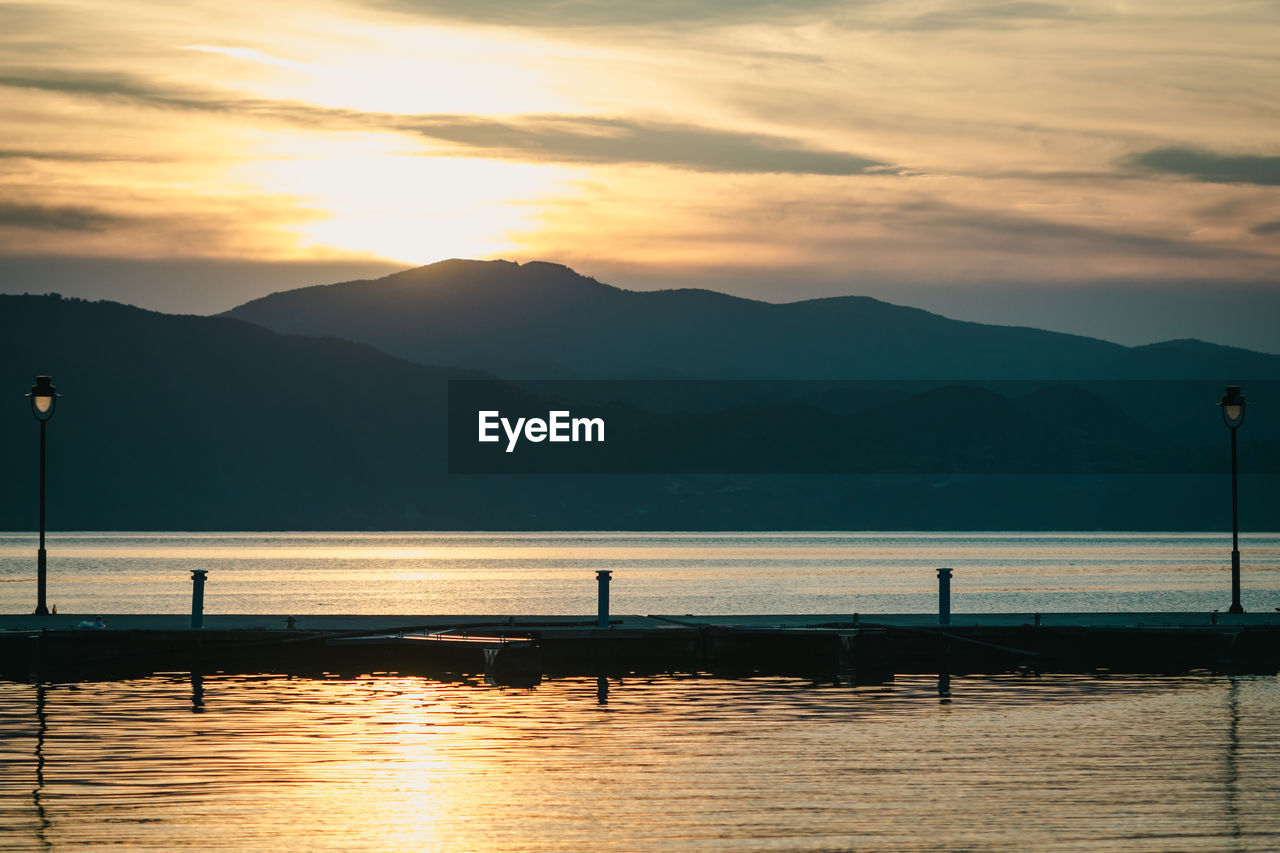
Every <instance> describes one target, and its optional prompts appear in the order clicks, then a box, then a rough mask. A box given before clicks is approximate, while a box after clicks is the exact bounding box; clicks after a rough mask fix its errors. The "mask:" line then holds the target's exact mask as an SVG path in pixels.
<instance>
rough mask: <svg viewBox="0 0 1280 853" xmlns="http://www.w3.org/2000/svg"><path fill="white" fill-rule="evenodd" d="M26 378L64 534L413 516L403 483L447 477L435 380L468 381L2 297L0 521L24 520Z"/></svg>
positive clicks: (227, 333) (260, 333)
mask: <svg viewBox="0 0 1280 853" xmlns="http://www.w3.org/2000/svg"><path fill="white" fill-rule="evenodd" d="M37 373H43V374H48V375H50V376H52V377H53V380H54V384H55V385H56V386H57V387H58V389H59V391H60V392H61V393H62V394H63V395H64V397H63V399H61V400H60V401H59V402H58V405H57V409H56V410H55V414H54V418H53V420H51V421H50V422H49V425H48V431H49V448H50V449H49V478H50V484H51V485H50V490H49V500H50V514H49V519H50V524H51V525H54V526H55V527H56V528H61V529H67V527H68V526H70V527H72V528H77V527H90V528H95V529H101V528H107V529H153V528H156V529H174V528H177V529H187V528H190V529H218V528H224V529H259V528H268V529H291V528H294V527H298V528H309V527H312V526H315V525H316V524H320V525H321V526H329V527H332V526H335V525H337V526H349V527H357V528H359V527H367V526H375V527H377V526H384V525H390V526H397V525H399V524H403V523H404V522H405V521H406V519H408V520H410V521H411V522H412V523H416V524H424V523H425V522H426V519H425V517H422V518H413V517H412V516H413V514H414V513H415V512H417V511H418V510H417V509H415V508H414V507H413V506H412V505H411V503H412V500H413V499H415V498H416V497H417V493H416V492H415V491H414V489H413V487H414V485H415V481H420V480H421V478H423V477H426V476H428V475H436V476H438V475H439V474H440V473H441V472H442V470H443V463H442V462H441V461H440V460H441V458H442V457H441V453H440V446H441V442H442V441H443V438H442V435H443V433H442V430H441V426H440V418H439V412H440V411H441V409H442V407H443V405H444V382H445V380H447V379H449V378H454V377H473V376H477V375H479V374H475V373H468V372H464V371H457V370H449V369H439V368H434V369H433V368H427V367H422V366H420V365H416V364H411V363H409V362H407V361H402V360H400V359H396V358H392V357H390V356H387V355H384V354H383V353H381V352H379V351H377V350H375V349H373V348H372V347H368V346H365V345H361V344H353V343H349V342H347V341H340V340H336V339H333V338H325V339H317V338H307V337H293V336H286V335H278V334H276V333H274V332H270V331H267V330H266V329H263V328H260V327H258V326H254V325H251V324H249V323H245V322H242V321H239V320H231V319H222V318H210V317H192V316H172V315H167V314H158V313H154V312H151V311H143V310H141V309H138V308H134V307H132V306H128V305H120V304H116V303H110V302H84V301H80V300H74V299H58V298H55V297H46V296H0V383H2V384H0V387H3V388H6V389H8V390H9V403H8V404H6V405H5V406H4V408H3V412H0V453H3V467H4V470H5V471H6V472H8V475H7V477H6V487H5V489H4V491H3V493H2V494H0V527H4V528H6V529H32V528H34V526H35V521H36V519H35V509H36V493H37V492H36V474H37V467H36V451H37V446H38V442H37V435H38V430H37V425H36V422H35V420H34V419H33V418H32V416H31V413H30V410H29V409H28V408H27V404H26V401H25V400H23V399H22V398H21V393H23V392H25V391H26V390H27V389H28V388H30V386H31V384H32V380H33V377H34V376H35V375H36V374H37ZM425 494H430V492H429V491H426V492H425ZM442 499H443V498H442ZM428 510H429V507H426V506H423V507H421V511H423V512H426V511H428ZM406 514H407V515H406Z"/></svg>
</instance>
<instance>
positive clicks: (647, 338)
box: [225, 260, 1280, 380]
mask: <svg viewBox="0 0 1280 853" xmlns="http://www.w3.org/2000/svg"><path fill="white" fill-rule="evenodd" d="M1153 310H1158V306H1154V305H1153ZM225 316H228V317H234V318H238V319H241V320H248V321H249V322H252V323H256V324H258V325H260V326H264V327H266V328H268V329H272V330H274V331H277V332H286V333H292V334H307V335H334V336H337V337H341V338H346V339H348V340H352V341H359V342H361V343H367V344H371V345H373V346H376V347H378V348H379V349H381V350H383V351H384V352H387V353H389V354H392V355H396V356H399V357H401V358H405V359H408V360H410V361H415V362H418V363H420V364H443V365H457V366H464V367H469V368H475V369H479V370H484V371H487V372H490V373H493V374H496V375H498V376H503V377H509V378H521V379H533V378H544V379H575V378H593V379H594V378H609V379H626V378H674V377H685V378H701V379H732V378H746V379H774V378H787V379H1214V380H1219V379H1231V378H1241V377H1243V378H1250V379H1262V378H1280V356H1275V355H1267V354H1263V353H1255V352H1250V351H1248V350H1241V349H1234V348H1230V347H1221V346H1215V345H1212V344H1206V343H1203V342H1200V341H1169V342H1166V343H1161V344H1156V345H1152V346H1147V347H1132V348H1131V347H1124V346H1121V345H1119V344H1113V343H1109V342H1106V341H1100V340H1096V339H1094V338H1087V337H1081V336H1078V335H1066V334H1060V333H1057V332H1047V331H1043V330H1039V329H1030V328H1022V327H1014V326H990V325H983V324H980V323H968V322H961V321H957V320H950V319H947V318H945V317H941V316H939V315H937V314H931V313H929V312H927V311H922V310H919V309H916V308H904V307H901V306H897V305H891V304H888V303H886V302H881V301H878V300H875V299H871V298H868V297H861V296H844V297H835V298H829V299H811V300H806V301H803V302H791V303H786V304H773V303H767V302H759V301H755V300H750V299H742V298H739V297H736V296H729V295H726V294H723V293H715V292H712V291H708V290H662V291H652V292H636V291H628V290H621V289H619V288H616V287H611V286H609V285H607V284H602V283H600V282H598V281H596V280H595V279H591V278H587V277H585V276H581V275H579V274H577V273H575V272H574V271H573V270H571V269H569V268H568V267H564V266H560V265H557V264H549V263H540V262H531V263H526V264H515V263H511V262H507V261H468V260H451V261H442V262H440V263H437V264H432V265H430V266H425V267H420V268H418V269H412V270H407V271H405V272H400V273H396V274H394V275H390V276H387V277H385V278H380V279H376V280H372V281H353V282H346V283H342V284H331V285H323V286H318V287H307V288H302V289H300V290H291V291H287V292H284V293H276V294H272V295H270V296H266V297H263V298H262V299H256V300H254V301H252V302H248V303H245V304H244V305H241V306H239V307H237V308H234V309H232V310H231V311H229V312H227V313H226V315H225Z"/></svg>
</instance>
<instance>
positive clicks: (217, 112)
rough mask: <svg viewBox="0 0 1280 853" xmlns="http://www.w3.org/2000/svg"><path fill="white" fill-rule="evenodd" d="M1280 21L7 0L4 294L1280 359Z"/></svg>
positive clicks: (1156, 12) (919, 4) (3, 20)
mask: <svg viewBox="0 0 1280 853" xmlns="http://www.w3.org/2000/svg"><path fill="white" fill-rule="evenodd" d="M1277 92H1280V5H1278V4H1275V3H1273V2H1231V0H1216V2H1208V0H1205V1H1204V2H1183V0H1135V2H1092V1H1091V0H1085V2H1071V3H1053V2H1016V0H1006V2H985V0H972V2H930V0H890V2H874V0H867V2H821V1H820V0H796V2H773V1H772V0H732V2H729V0H701V2H675V0H655V2H647V3H646V2H636V3H617V2H608V0H600V2H595V0H555V2H551V1H550V0H546V2H544V0H469V2H461V0H368V2H357V1H356V0H307V2H305V3H304V2H299V0H277V2H272V3H262V2H255V3H247V2H243V0H217V2H213V0H208V2H205V0H199V2H192V0H166V1H165V2H138V0H113V2H112V3H110V4H103V3H100V2H88V0H69V1H66V0H49V2H19V3H8V2H0V124H2V126H3V127H4V129H5V131H4V133H3V135H0V292H9V293H13V292H18V293H21V292H46V291H57V292H61V293H63V294H64V295H71V296H83V297H86V298H94V299H98V298H108V299H115V300H118V301H123V302H131V303H134V304H138V305H141V306H143V307H147V308H153V309H156V310H164V311H171V312H185V313H213V312H217V311H222V310H226V309H228V308H231V307H233V306H234V305H237V304H239V303H241V302H243V301H246V300H248V299H251V298H254V297H257V296H261V295H264V294H266V293H269V292H273V291H277V290H283V289H289V288H293V287H299V286H304V285H308V284H322V283H328V282H332V281H342V280H349V279H353V278H362V277H372V276H378V275H384V274H387V273H389V272H392V271H395V270H398V269H404V268H407V267H411V266H417V265H421V264H427V263H432V262H435V261H439V260H443V259H447V258H454V257H462V258H504V259H509V260H516V261H528V260H546V261H553V262H557V263H563V264H567V265H569V266H571V267H573V268H574V269H576V270H578V271H579V272H582V273H584V274H586V275H590V276H594V277H596V278H598V279H600V280H601V281H604V282H607V283H609V284H613V285H616V286H619V287H626V288H631V289H656V288H663V287H686V286H696V287H710V288H713V289H716V290H721V291H725V292H730V293H736V294H739V295H743V296H749V297H753V298H759V299H766V300H770V301H778V302H783V301H792V300H796V299H806V298H813V297H820V296H834V295H845V294H859V295H870V296H875V297H877V298H881V299H885V300H887V301H890V302H895V303H898V304H904V305H915V306H919V307H924V308H927V309H930V310H936V311H939V312H940V313H944V314H947V315H948V316H953V317H957V318H960V319H968V320H977V321H982V322H995V323H1016V324H1026V325H1036V326H1040V327H1043V328H1053V329H1056V330H1059V331H1070V332H1076V333H1080V334H1089V335H1094V336H1098V337H1104V338H1107V339H1110V340H1117V341H1120V342H1122V343H1126V344H1141V343H1148V342H1151V341H1156V340H1163V339H1168V338H1178V337H1198V338H1202V339H1205V340H1211V341H1214V342H1217V343H1224V344H1235V345H1240V346H1246V347H1251V348H1254V349H1261V350H1265V351H1270V352H1280V333H1277V332H1276V329H1277V328H1280V96H1277Z"/></svg>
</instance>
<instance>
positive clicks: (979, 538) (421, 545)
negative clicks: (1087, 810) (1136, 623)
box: [0, 533, 1280, 615]
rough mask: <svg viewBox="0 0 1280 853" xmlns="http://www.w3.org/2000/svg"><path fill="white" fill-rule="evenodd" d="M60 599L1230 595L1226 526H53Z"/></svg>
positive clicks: (13, 586)
mask: <svg viewBox="0 0 1280 853" xmlns="http://www.w3.org/2000/svg"><path fill="white" fill-rule="evenodd" d="M47 547H48V551H49V568H48V572H49V591H48V603H49V604H50V605H57V607H58V609H59V610H60V611H61V612H63V613H95V612H104V613H184V612H187V611H188V610H189V608H190V600H191V575H190V571H191V570H192V569H207V570H208V571H209V576H208V577H209V581H208V584H207V586H206V589H205V611H206V612H207V613H286V612H287V613H294V614H303V613H370V614H378V613H397V614H410V613H413V614H463V613H487V614H499V613H512V614H529V615H548V614H589V613H594V612H595V594H596V584H595V570H596V569H611V570H613V581H612V584H611V586H612V590H611V597H612V599H613V605H612V606H613V610H614V612H615V613H632V614H646V613H659V614H684V613H694V614H726V613H845V612H847V613H855V612H856V613H911V612H928V611H930V610H931V609H933V608H936V606H937V605H936V602H937V573H936V569H937V568H938V567H940V566H949V567H952V568H954V569H955V577H954V580H953V582H952V595H953V604H952V608H953V610H955V611H956V612H965V611H968V612H999V611H1012V612H1035V611H1042V612H1069V611H1134V610H1163V611H1171V610H1184V611H1208V610H1212V609H1215V608H1217V609H1221V610H1225V609H1226V606H1227V605H1228V604H1229V603H1230V550H1231V536H1230V534H1229V533H1228V534H1226V535H1223V534H1221V533H715V534H702V533H661V534H654V533H418V534H406V533H215V534H208V533H200V534H185V533H105V534H104V533H84V534H81V533H71V534H67V533H57V534H51V535H50V536H49V537H48V542H47ZM1240 547H1241V552H1242V564H1243V569H1242V576H1243V588H1244V594H1243V601H1244V605H1245V608H1246V609H1248V610H1260V609H1265V610H1271V609H1272V608H1274V607H1280V534H1275V533H1266V534H1261V533H1251V534H1246V535H1243V536H1242V537H1241V545H1240ZM35 550H36V541H35V537H33V536H31V535H30V534H16V533H0V613H23V612H29V611H30V610H31V609H32V608H33V607H34V602H35Z"/></svg>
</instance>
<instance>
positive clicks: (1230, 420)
mask: <svg viewBox="0 0 1280 853" xmlns="http://www.w3.org/2000/svg"><path fill="white" fill-rule="evenodd" d="M1218 405H1219V406H1221V407H1222V422H1223V423H1225V424H1226V425H1227V429H1229V430H1231V606H1230V607H1229V608H1227V612H1228V613H1243V612H1244V608H1243V607H1241V606H1240V510H1239V500H1238V499H1237V497H1236V495H1237V492H1236V430H1237V429H1239V428H1240V424H1242V423H1244V410H1245V406H1247V405H1248V403H1246V402H1245V401H1244V395H1243V394H1241V393H1240V386H1239V385H1228V386H1227V393H1225V394H1223V395H1222V402H1221V403H1219V404H1218Z"/></svg>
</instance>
